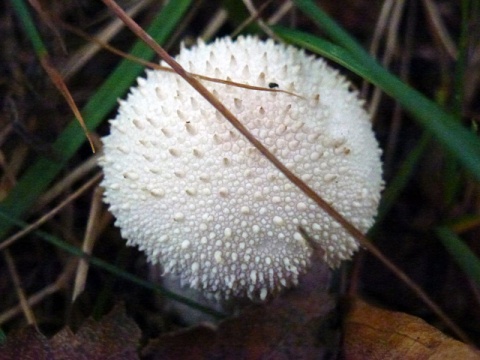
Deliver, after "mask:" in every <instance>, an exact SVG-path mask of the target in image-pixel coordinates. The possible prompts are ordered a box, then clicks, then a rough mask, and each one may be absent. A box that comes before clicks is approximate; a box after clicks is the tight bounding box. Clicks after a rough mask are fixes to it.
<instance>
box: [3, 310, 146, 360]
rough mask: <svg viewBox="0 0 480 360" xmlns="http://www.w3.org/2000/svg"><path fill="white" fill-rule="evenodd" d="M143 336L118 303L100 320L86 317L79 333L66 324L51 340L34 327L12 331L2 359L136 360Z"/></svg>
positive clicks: (4, 346)
mask: <svg viewBox="0 0 480 360" xmlns="http://www.w3.org/2000/svg"><path fill="white" fill-rule="evenodd" d="M140 336H141V333H140V329H139V328H138V326H137V325H136V324H135V322H134V321H133V320H131V319H130V318H129V317H127V316H126V314H125V310H124V308H123V306H117V307H115V308H114V309H113V310H112V311H111V312H110V314H108V315H106V316H105V317H103V318H102V320H101V321H99V322H96V321H94V320H91V319H89V320H87V321H86V322H85V323H84V324H83V325H82V326H81V328H80V329H79V330H78V331H77V333H76V334H74V333H73V332H72V331H71V330H70V329H69V328H64V329H63V330H61V331H60V332H58V333H57V334H56V335H55V336H54V337H53V338H52V339H50V340H48V339H47V338H46V337H45V336H43V335H42V334H40V333H38V332H37V331H36V330H35V329H34V328H31V327H28V328H25V329H22V330H20V331H19V332H18V333H13V334H10V335H9V336H8V338H7V341H6V343H5V344H4V345H3V346H0V360H10V359H22V360H24V359H25V360H29V359H32V360H39V359H40V360H42V359H45V360H47V359H48V360H97V359H98V360H117V359H118V360H120V359H122V360H130V359H131V360H134V359H138V354H137V346H138V342H139V340H140Z"/></svg>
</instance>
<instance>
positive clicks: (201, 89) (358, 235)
mask: <svg viewBox="0 0 480 360" xmlns="http://www.w3.org/2000/svg"><path fill="white" fill-rule="evenodd" d="M102 1H103V2H104V3H105V5H107V6H108V7H109V8H110V9H111V10H112V11H113V12H114V13H115V14H116V15H117V16H118V17H119V18H120V19H122V21H124V22H125V24H126V25H127V27H129V28H130V30H132V31H133V32H134V33H135V34H136V35H137V36H138V37H139V38H140V39H142V40H143V41H144V42H145V43H146V44H147V45H148V46H150V47H151V48H152V49H153V50H154V51H155V52H156V53H157V54H158V55H159V56H160V57H161V58H162V59H163V60H164V61H165V62H166V63H167V64H168V65H170V66H171V67H172V69H174V70H175V72H176V73H178V74H179V75H180V76H181V77H182V78H183V79H184V80H185V81H186V82H188V83H189V84H190V85H191V86H192V87H193V88H194V89H195V90H196V91H197V92H198V93H199V94H200V95H202V96H203V97H204V98H205V99H206V100H207V101H208V102H209V103H210V104H212V106H214V107H215V109H217V110H218V111H219V112H220V113H221V114H222V115H223V116H224V117H225V118H226V119H227V120H228V121H229V122H230V123H231V124H232V125H233V126H234V127H235V128H236V129H237V130H238V131H239V132H240V133H241V134H242V135H243V136H244V137H245V138H246V139H247V140H248V141H249V142H250V143H251V144H252V145H253V146H255V148H257V149H258V150H259V151H260V152H261V153H262V155H263V156H265V157H266V158H267V159H268V160H269V161H270V162H271V163H272V164H273V165H274V166H275V167H276V168H277V169H278V170H279V171H281V172H282V173H283V174H284V175H285V176H286V177H287V178H288V179H289V180H290V181H291V182H292V183H293V184H295V185H296V186H297V187H298V188H299V189H300V190H301V191H302V192H303V193H304V194H305V195H307V196H308V197H309V198H310V199H312V200H313V201H315V202H316V203H317V204H318V205H319V206H320V208H322V209H323V210H324V211H325V212H326V213H327V214H328V215H329V216H331V217H332V218H333V219H335V220H336V221H337V222H338V223H340V224H341V225H342V226H343V228H344V229H345V230H347V231H348V233H350V235H352V236H353V237H354V238H355V239H356V240H357V241H358V242H359V243H360V245H361V246H363V247H365V248H367V249H368V250H369V251H370V252H371V253H372V254H373V255H374V256H375V257H377V258H378V259H379V260H380V261H381V262H382V263H383V264H384V265H385V267H387V268H388V269H390V270H391V271H392V272H394V273H395V274H396V276H397V277H398V278H399V279H400V280H401V281H402V282H404V283H405V284H406V285H407V286H408V287H410V289H412V290H413V291H414V292H415V293H416V294H417V296H419V297H420V298H421V299H422V300H423V301H424V302H425V304H427V305H428V306H429V307H430V309H431V310H432V311H433V312H434V313H436V314H437V316H439V317H440V318H441V319H443V321H444V322H445V323H446V324H447V325H448V326H449V327H450V328H451V330H452V331H453V332H455V334H456V335H457V336H458V337H459V338H460V339H462V340H463V341H464V342H467V343H471V341H470V340H469V338H468V336H467V335H466V334H465V333H464V332H463V330H461V329H460V328H459V327H458V326H457V325H456V324H455V323H454V322H453V321H452V320H451V319H450V318H449V317H448V316H447V315H446V314H445V313H444V312H443V310H442V309H440V307H439V306H438V305H437V304H435V303H434V302H433V301H432V300H431V299H430V297H429V296H428V295H427V294H426V293H425V292H424V291H423V290H422V288H421V287H420V286H418V285H417V284H416V283H415V282H414V281H413V280H411V279H410V278H409V277H408V276H407V275H406V274H405V273H404V272H403V271H402V270H400V269H399V268H398V267H397V266H396V265H395V264H393V263H392V262H391V261H390V260H389V259H387V258H386V257H385V256H384V255H383V254H382V253H381V252H380V250H379V249H377V248H376V247H375V246H374V245H373V244H372V243H370V242H369V241H368V239H367V238H366V237H365V235H363V234H362V232H361V231H360V230H358V229H357V228H356V227H355V226H353V225H352V224H351V223H350V222H349V221H348V220H346V219H345V218H344V217H343V216H342V215H341V214H340V213H338V211H336V210H335V209H334V208H333V207H332V206H331V205H330V204H329V203H327V202H326V201H325V200H323V199H322V198H321V197H320V196H319V195H318V194H317V193H316V192H315V191H313V190H312V189H311V188H310V187H309V186H308V185H307V184H305V183H304V182H303V181H302V180H301V179H300V178H299V177H297V176H296V175H295V174H294V173H293V172H291V171H290V169H288V168H287V167H286V166H285V165H283V163H282V162H281V161H280V160H278V159H277V158H276V157H275V156H274V155H273V154H272V153H271V152H270V151H269V150H268V149H267V148H266V147H265V146H264V145H263V144H262V143H261V142H260V141H259V140H257V139H256V138H255V137H254V136H253V135H252V134H251V133H250V132H249V131H248V129H247V128H246V127H245V126H244V125H243V124H242V123H241V122H240V121H239V120H238V119H237V118H236V117H235V115H233V114H232V113H231V112H230V110H228V108H227V107H226V106H225V105H223V104H222V103H221V102H220V101H219V100H218V99H217V98H216V97H215V96H214V95H213V94H212V93H211V92H209V91H208V89H207V88H206V87H205V86H204V85H203V84H202V83H201V82H200V81H199V80H198V79H197V78H196V77H194V76H191V74H189V73H188V72H187V71H185V69H184V68H183V67H182V66H181V65H180V64H179V63H177V62H176V61H175V60H174V59H173V58H172V57H171V56H170V55H169V54H168V53H167V52H166V51H165V50H164V49H163V48H162V47H161V46H160V45H159V44H157V43H156V42H155V40H154V39H153V38H152V37H151V36H150V35H148V34H147V33H146V32H145V31H144V30H143V29H142V27H141V26H139V25H138V24H137V23H136V22H135V21H134V20H133V19H132V18H130V17H129V16H128V15H127V14H126V13H125V12H124V11H123V10H122V8H121V7H120V6H118V4H117V3H116V2H115V1H114V0H102Z"/></svg>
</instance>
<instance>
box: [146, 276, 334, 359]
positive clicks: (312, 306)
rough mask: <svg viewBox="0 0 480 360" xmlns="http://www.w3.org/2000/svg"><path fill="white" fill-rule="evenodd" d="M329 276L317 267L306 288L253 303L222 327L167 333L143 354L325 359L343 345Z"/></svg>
mask: <svg viewBox="0 0 480 360" xmlns="http://www.w3.org/2000/svg"><path fill="white" fill-rule="evenodd" d="M327 270H328V269H327ZM322 276H323V277H322ZM326 279H328V273H327V272H324V273H323V274H322V273H319V272H314V271H312V273H311V275H307V276H306V277H305V278H304V279H303V281H302V284H301V286H299V287H298V288H296V289H292V290H290V291H289V292H288V293H286V294H283V295H282V296H280V297H278V298H276V299H274V300H272V301H271V302H269V303H266V304H261V305H254V306H251V307H248V308H246V309H244V310H243V311H242V312H241V313H240V314H239V315H238V316H235V317H232V318H229V319H226V320H224V321H223V322H221V323H220V324H219V325H218V326H217V327H214V326H213V325H205V324H203V325H198V326H195V327H192V328H189V329H185V330H182V331H178V332H174V333H169V334H164V335H162V336H160V337H159V338H157V339H155V340H152V341H151V342H150V343H149V344H148V345H147V346H146V347H145V348H144V349H143V351H142V355H143V356H144V357H145V359H149V360H156V359H162V360H168V359H189V360H201V359H232V360H233V359H235V360H237V359H248V360H255V359H275V360H277V359H278V360H282V359H285V360H287V359H306V360H310V359H312V360H313V359H324V358H325V357H326V354H328V353H331V352H335V351H337V349H338V336H336V334H338V333H336V332H335V330H334V329H330V327H329V325H330V322H329V321H328V317H329V316H330V314H331V312H332V309H333V308H334V307H335V302H334V301H333V299H332V298H331V297H330V296H329V295H328V294H327V292H326V290H325V287H326V286H327V284H328V281H327V280H326Z"/></svg>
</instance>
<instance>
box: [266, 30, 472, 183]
mask: <svg viewBox="0 0 480 360" xmlns="http://www.w3.org/2000/svg"><path fill="white" fill-rule="evenodd" d="M272 29H273V30H274V31H275V32H276V33H277V35H279V36H280V37H282V38H283V39H285V40H286V41H288V42H291V43H293V44H295V45H298V46H300V47H303V48H305V49H308V50H310V51H312V52H315V53H317V54H320V55H323V56H324V57H326V58H329V59H331V60H333V61H335V62H337V63H339V64H341V65H342V66H345V67H346V68H347V69H349V70H351V71H353V72H355V73H356V74H358V75H360V76H361V77H363V78H364V79H366V80H368V81H370V82H371V83H373V84H375V85H376V86H378V87H380V88H381V89H382V90H383V91H385V93H387V94H389V95H390V96H392V97H393V98H394V99H396V100H397V101H398V102H399V103H400V104H401V105H402V106H403V108H404V109H405V110H406V111H408V112H409V113H410V114H412V115H413V116H414V117H415V119H416V120H417V121H418V123H419V124H420V125H421V126H423V127H424V128H425V129H426V130H427V131H428V132H430V133H431V134H432V135H433V136H434V137H435V139H436V140H437V141H438V142H439V143H440V144H441V145H442V146H443V147H444V148H445V149H447V150H448V151H449V152H450V153H451V154H453V156H455V158H456V159H457V160H458V161H459V162H460V163H461V164H463V166H465V168H466V169H468V170H469V171H470V172H471V173H472V175H473V176H474V177H475V178H476V179H477V180H480V139H479V138H478V137H477V136H476V135H475V134H474V133H472V132H471V131H469V130H467V129H466V128H464V127H463V126H462V125H460V124H459V123H458V122H457V121H456V118H455V117H454V116H452V115H450V114H448V113H446V112H445V111H443V110H442V109H441V108H440V107H439V106H437V105H436V104H435V103H434V102H433V101H431V100H429V99H428V98H426V97H425V96H424V95H423V94H421V93H420V92H419V91H417V90H415V89H413V88H412V87H410V86H408V85H407V84H405V83H404V82H402V81H401V80H400V79H399V78H397V77H396V76H394V75H393V74H391V73H390V72H388V71H387V70H386V69H384V68H383V67H382V66H380V65H379V64H378V63H377V62H376V61H374V60H373V59H371V58H370V61H365V62H363V61H362V62H361V61H359V60H358V59H357V57H355V56H354V55H353V54H352V53H351V52H350V51H349V50H347V49H345V48H343V47H340V46H337V45H334V44H332V43H330V42H328V41H325V40H323V39H320V38H318V37H316V36H313V35H310V34H307V33H304V32H301V31H297V30H292V29H288V28H284V27H280V26H275V27H272Z"/></svg>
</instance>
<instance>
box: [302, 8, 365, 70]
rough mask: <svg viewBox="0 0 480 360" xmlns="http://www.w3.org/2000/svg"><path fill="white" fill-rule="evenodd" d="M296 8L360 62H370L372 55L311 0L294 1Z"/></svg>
mask: <svg viewBox="0 0 480 360" xmlns="http://www.w3.org/2000/svg"><path fill="white" fill-rule="evenodd" d="M293 2H294V4H295V6H296V7H297V8H298V9H300V10H301V11H302V12H303V13H304V14H305V15H306V16H308V17H309V18H310V19H312V20H313V21H314V22H315V23H316V24H317V26H318V27H320V28H322V29H323V30H324V31H325V32H326V34H327V35H328V36H329V37H330V39H331V40H332V41H333V42H334V43H335V44H337V45H339V46H341V47H342V48H344V49H346V50H348V52H349V53H350V54H351V55H352V56H353V57H355V58H356V59H357V60H358V61H360V62H370V61H372V58H371V56H370V54H368V52H367V51H365V49H364V48H363V47H362V46H361V45H360V44H359V43H358V42H357V41H356V40H355V39H353V38H352V37H351V36H350V34H349V33H348V32H346V31H345V30H344V29H343V28H342V27H341V26H340V25H339V24H337V22H336V21H335V20H333V19H332V18H331V17H330V16H328V14H327V13H325V12H324V11H323V10H322V9H321V8H319V7H318V6H317V5H316V4H315V3H314V2H313V1H311V0H294V1H293Z"/></svg>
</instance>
